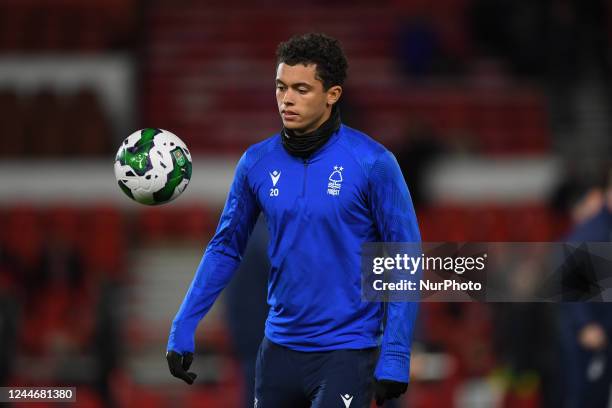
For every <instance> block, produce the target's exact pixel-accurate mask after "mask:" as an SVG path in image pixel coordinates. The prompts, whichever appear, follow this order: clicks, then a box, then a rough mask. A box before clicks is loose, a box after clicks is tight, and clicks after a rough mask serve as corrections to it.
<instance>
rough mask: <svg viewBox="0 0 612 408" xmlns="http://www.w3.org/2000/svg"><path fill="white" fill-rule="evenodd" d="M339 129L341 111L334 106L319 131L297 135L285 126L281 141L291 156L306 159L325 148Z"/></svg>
mask: <svg viewBox="0 0 612 408" xmlns="http://www.w3.org/2000/svg"><path fill="white" fill-rule="evenodd" d="M338 129H340V110H339V109H338V107H337V106H336V105H334V106H333V107H332V111H331V114H330V115H329V118H328V119H327V120H326V121H325V122H323V124H321V126H319V127H318V128H317V129H315V130H313V131H312V132H308V133H304V134H303V135H296V134H295V132H294V131H293V130H291V129H286V128H285V127H284V126H283V130H282V131H281V139H282V141H283V146H284V147H285V150H287V152H289V154H291V155H292V156H297V157H301V158H303V159H306V158H308V157H310V155H311V154H313V153H314V152H315V151H316V150H318V149H319V148H320V147H321V146H323V145H324V144H325V143H326V142H327V141H328V140H329V138H330V137H331V136H332V135H333V134H334V133H335V132H336V131H337V130H338Z"/></svg>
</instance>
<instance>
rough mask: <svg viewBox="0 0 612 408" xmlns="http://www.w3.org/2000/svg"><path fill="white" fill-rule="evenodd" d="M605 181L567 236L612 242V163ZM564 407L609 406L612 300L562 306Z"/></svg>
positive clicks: (580, 208)
mask: <svg viewBox="0 0 612 408" xmlns="http://www.w3.org/2000/svg"><path fill="white" fill-rule="evenodd" d="M604 179H605V183H604V184H603V186H596V187H592V188H590V189H588V190H587V192H586V194H585V195H584V197H583V199H582V200H580V201H579V202H578V203H577V204H576V205H575V207H574V210H573V212H572V217H573V220H574V223H575V227H574V229H573V230H572V231H571V232H570V234H569V235H568V237H567V238H566V241H567V242H612V168H610V169H608V172H607V174H606V176H605V178H604ZM560 311H561V315H560V317H559V322H560V334H561V335H560V336H559V342H560V346H561V365H560V367H559V372H560V373H562V374H563V378H562V381H563V382H562V383H563V388H562V389H563V390H564V398H563V401H564V404H563V407H564V408H574V407H589V408H599V407H602V408H604V407H608V403H609V397H610V392H611V387H612V347H610V341H611V339H612V306H611V305H609V304H607V303H596V302H586V301H585V302H573V303H564V304H562V305H561V308H560Z"/></svg>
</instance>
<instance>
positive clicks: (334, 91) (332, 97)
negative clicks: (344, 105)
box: [327, 85, 342, 105]
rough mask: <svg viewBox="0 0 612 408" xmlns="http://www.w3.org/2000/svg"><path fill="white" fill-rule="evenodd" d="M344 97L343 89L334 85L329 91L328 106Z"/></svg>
mask: <svg viewBox="0 0 612 408" xmlns="http://www.w3.org/2000/svg"><path fill="white" fill-rule="evenodd" d="M340 95H342V87H341V86H340V85H334V86H332V87H330V88H329V89H328V90H327V104H328V105H333V104H335V103H336V102H338V100H339V99H340Z"/></svg>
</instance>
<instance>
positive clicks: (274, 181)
mask: <svg viewBox="0 0 612 408" xmlns="http://www.w3.org/2000/svg"><path fill="white" fill-rule="evenodd" d="M280 176H281V173H280V171H279V172H278V174H277V175H276V176H274V175H272V173H270V178H271V179H272V187H276V183H278V179H279V178H280Z"/></svg>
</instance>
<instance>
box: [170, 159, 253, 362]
mask: <svg viewBox="0 0 612 408" xmlns="http://www.w3.org/2000/svg"><path fill="white" fill-rule="evenodd" d="M247 173H248V164H247V153H245V154H244V155H243V156H242V158H241V159H240V161H239V162H238V165H237V167H236V173H235V175H234V181H233V183H232V185H231V188H230V191H229V194H228V197H227V201H226V202H225V207H224V209H223V213H222V214H221V219H220V220H219V225H218V226H217V230H216V232H215V235H214V236H213V238H212V240H211V241H210V243H209V244H208V247H207V248H206V251H205V252H204V256H203V257H202V261H201V262H200V265H199V266H198V268H197V270H196V272H195V276H194V278H193V281H192V282H191V286H190V287H189V290H188V291H187V294H186V295H185V299H184V300H183V304H182V305H181V307H180V309H179V311H178V313H177V314H176V317H175V318H174V321H173V322H172V328H171V330H170V337H169V339H168V350H174V351H177V352H180V353H183V352H193V351H194V348H195V347H194V334H195V330H196V327H197V325H198V323H199V322H200V320H201V319H202V318H203V317H204V316H205V315H206V313H207V312H208V311H209V310H210V308H211V307H212V305H213V303H214V302H215V300H216V299H217V296H219V293H220V292H221V291H222V290H223V288H225V286H226V285H227V284H228V283H229V281H230V279H231V277H232V275H233V274H234V272H235V271H236V269H237V268H238V266H239V265H240V261H241V259H242V254H243V253H244V250H245V248H246V245H247V242H248V239H249V236H250V234H251V232H252V230H253V227H254V225H255V222H256V221H257V217H258V215H259V212H260V209H259V206H258V204H257V200H256V197H255V195H254V194H253V192H252V190H251V189H250V187H249V183H248V181H247Z"/></svg>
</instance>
